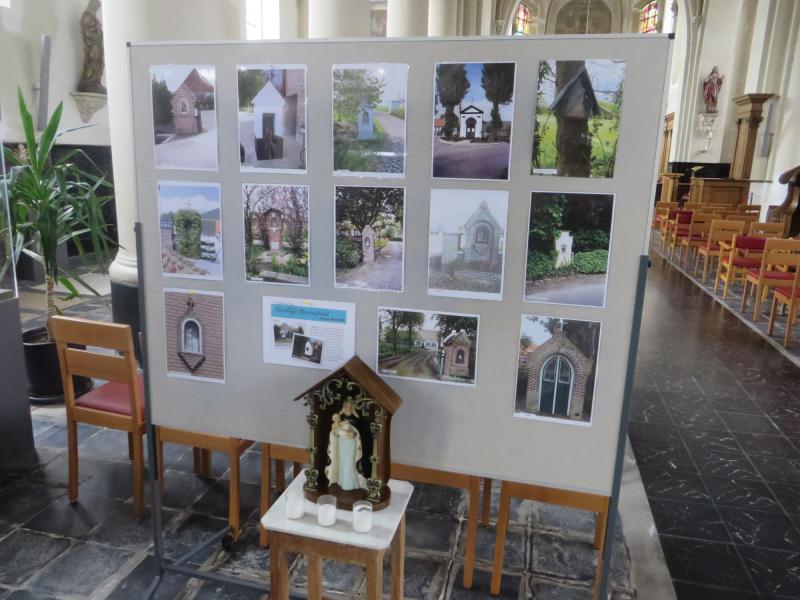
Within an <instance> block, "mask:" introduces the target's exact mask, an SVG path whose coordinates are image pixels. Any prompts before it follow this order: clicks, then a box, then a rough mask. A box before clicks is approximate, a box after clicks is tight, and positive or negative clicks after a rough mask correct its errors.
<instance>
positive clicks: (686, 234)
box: [670, 212, 714, 267]
mask: <svg viewBox="0 0 800 600" xmlns="http://www.w3.org/2000/svg"><path fill="white" fill-rule="evenodd" d="M713 220H714V217H713V215H708V214H703V213H699V212H695V213H694V214H693V215H692V222H691V223H690V224H689V229H687V230H686V231H681V232H679V233H678V234H677V236H676V237H675V239H674V240H673V241H672V247H671V248H670V258H672V257H673V255H674V253H675V246H676V245H678V244H679V245H680V251H681V258H680V260H681V264H682V265H683V266H684V267H685V266H686V262H687V260H688V258H689V255H690V254H691V253H692V252H694V251H695V250H696V249H697V248H698V247H699V246H703V245H705V243H706V240H707V239H708V234H709V232H710V231H711V221H713Z"/></svg>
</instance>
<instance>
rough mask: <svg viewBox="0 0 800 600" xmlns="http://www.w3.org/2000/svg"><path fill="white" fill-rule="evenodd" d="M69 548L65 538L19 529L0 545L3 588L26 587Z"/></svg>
mask: <svg viewBox="0 0 800 600" xmlns="http://www.w3.org/2000/svg"><path fill="white" fill-rule="evenodd" d="M69 545H70V541H69V540H67V539H64V538H55V537H50V536H47V535H43V534H41V533H37V532H35V531H28V530H25V529H17V530H16V531H15V532H14V533H12V534H11V535H10V536H9V537H7V538H6V539H4V540H3V541H2V543H0V584H5V585H10V586H21V585H23V584H24V583H25V582H26V581H27V580H28V579H29V578H30V577H31V576H32V575H34V574H35V573H36V572H38V571H39V569H41V568H42V567H44V566H45V565H47V564H48V563H49V562H51V561H52V560H54V559H55V558H56V557H57V556H59V555H60V554H61V553H62V552H64V551H66V550H67V548H69Z"/></svg>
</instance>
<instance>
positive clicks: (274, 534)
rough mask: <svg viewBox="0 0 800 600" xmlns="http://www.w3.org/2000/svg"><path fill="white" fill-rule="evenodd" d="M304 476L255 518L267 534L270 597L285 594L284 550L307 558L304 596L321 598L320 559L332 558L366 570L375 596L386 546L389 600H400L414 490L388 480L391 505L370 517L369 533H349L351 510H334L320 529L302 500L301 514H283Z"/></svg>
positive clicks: (282, 599) (280, 599)
mask: <svg viewBox="0 0 800 600" xmlns="http://www.w3.org/2000/svg"><path fill="white" fill-rule="evenodd" d="M305 481H306V477H305V474H304V473H303V474H300V475H298V476H297V477H295V478H294V480H293V481H292V483H291V484H290V485H289V487H288V488H287V489H286V491H285V492H284V493H283V494H281V496H280V498H278V500H277V501H276V502H275V504H273V505H272V506H271V507H270V509H269V510H268V511H267V514H265V515H264V516H263V517H262V518H261V526H262V527H263V528H264V529H265V530H266V531H267V532H268V533H269V546H270V586H271V593H270V598H271V600H288V598H289V561H288V554H289V553H290V552H291V553H298V554H305V555H306V559H307V561H308V597H309V599H310V600H321V598H322V591H323V590H322V561H323V559H325V560H338V561H342V562H346V563H351V564H355V565H360V566H363V567H365V568H366V570H367V589H366V595H367V599H368V600H380V599H381V597H382V588H383V557H384V555H385V554H386V552H387V551H389V549H390V548H391V553H392V594H391V597H392V599H393V600H401V599H402V598H403V568H404V565H405V545H406V507H407V506H408V501H409V500H410V498H411V493H412V492H413V491H414V488H413V486H412V485H411V484H410V483H408V482H406V481H396V480H394V479H392V480H391V481H389V488H390V489H391V491H392V499H391V503H390V504H389V506H388V507H386V508H385V509H383V510H380V511H377V512H374V513H373V515H372V531H370V532H369V533H356V532H355V531H353V526H352V522H353V513H352V512H351V511H349V510H341V509H338V510H337V511H336V524H334V525H333V526H331V527H322V526H321V525H318V524H317V505H316V504H315V503H314V502H311V501H309V500H306V501H305V514H304V515H303V516H302V517H301V518H299V519H289V518H288V517H287V516H286V497H287V495H289V494H291V493H292V492H294V491H301V492H302V489H303V485H305Z"/></svg>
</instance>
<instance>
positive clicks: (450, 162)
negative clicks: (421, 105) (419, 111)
mask: <svg viewBox="0 0 800 600" xmlns="http://www.w3.org/2000/svg"><path fill="white" fill-rule="evenodd" d="M510 151H511V145H510V144H509V143H508V142H496V143H493V144H483V143H480V144H473V143H470V142H445V141H444V140H441V139H439V138H434V140H433V176H434V177H464V178H467V179H506V178H507V177H508V158H509V153H510Z"/></svg>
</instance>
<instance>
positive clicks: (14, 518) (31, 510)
mask: <svg viewBox="0 0 800 600" xmlns="http://www.w3.org/2000/svg"><path fill="white" fill-rule="evenodd" d="M65 495H66V490H63V489H58V488H51V487H48V486H46V485H42V484H40V483H28V482H26V481H23V482H21V483H19V484H17V485H15V486H13V487H11V488H8V489H6V490H5V491H4V492H3V493H2V494H0V515H2V517H3V519H5V520H6V521H8V522H11V523H23V522H25V521H27V520H28V519H29V518H30V517H32V516H33V515H35V514H36V513H38V512H39V511H41V510H42V509H44V508H46V507H47V506H49V505H50V504H52V503H53V502H56V501H58V500H59V499H61V498H63V497H64V496H65ZM64 501H65V502H66V499H65V500H64Z"/></svg>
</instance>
